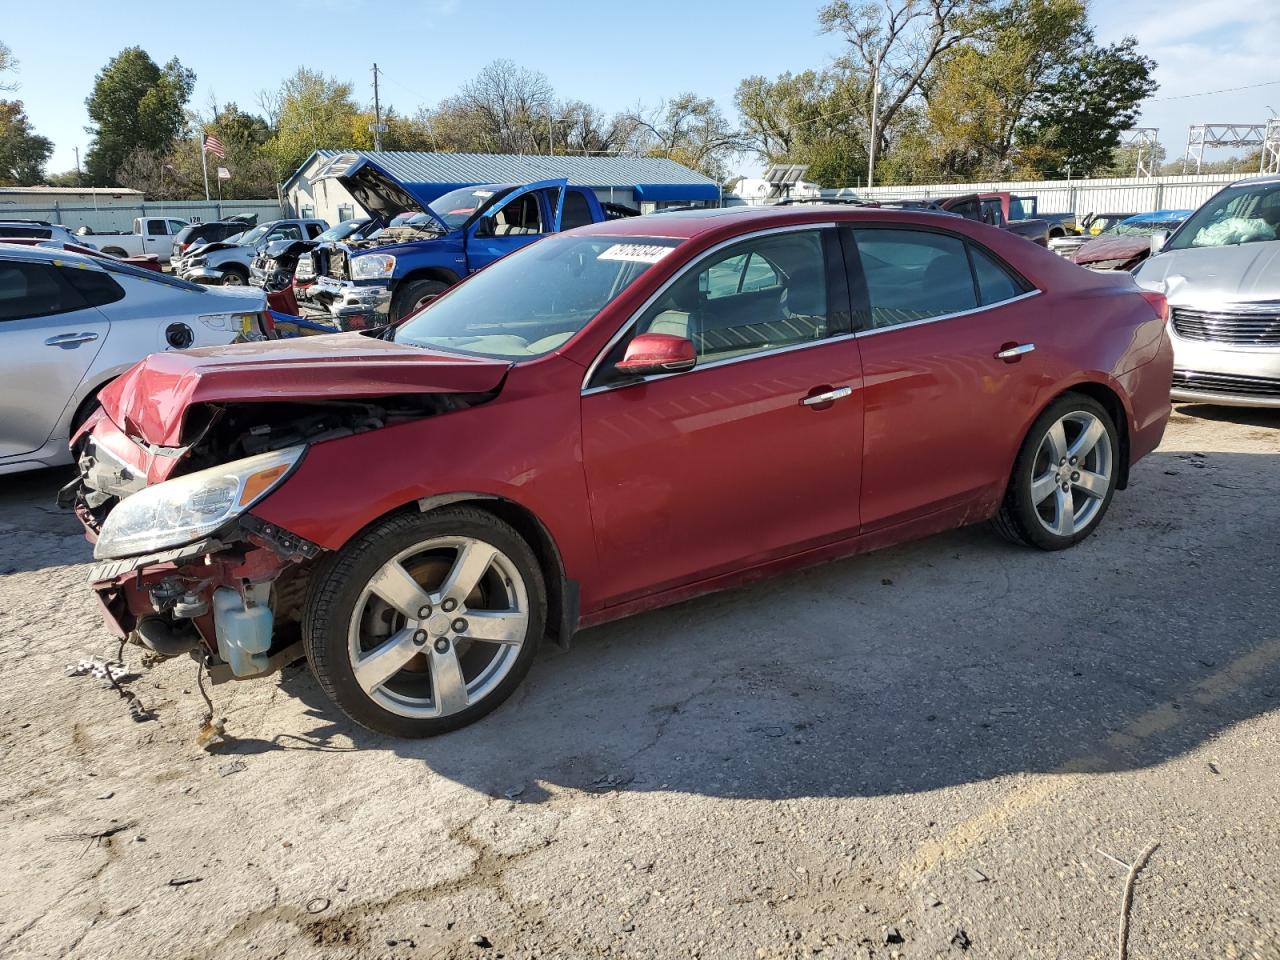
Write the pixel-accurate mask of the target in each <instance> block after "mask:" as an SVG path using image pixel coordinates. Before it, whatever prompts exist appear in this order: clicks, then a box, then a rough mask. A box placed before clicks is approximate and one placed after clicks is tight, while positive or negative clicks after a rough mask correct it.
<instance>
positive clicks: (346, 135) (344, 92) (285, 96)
mask: <svg viewBox="0 0 1280 960" xmlns="http://www.w3.org/2000/svg"><path fill="white" fill-rule="evenodd" d="M260 103H262V104H263V105H264V107H265V108H266V109H267V111H268V116H269V117H272V118H274V123H273V126H274V129H275V135H274V136H273V137H272V138H271V140H270V141H269V142H268V144H267V146H266V152H267V154H268V155H269V156H270V157H271V160H272V163H273V165H274V171H275V173H274V176H275V177H276V179H277V180H284V179H285V178H287V177H288V176H290V175H291V174H292V173H293V172H294V171H295V170H297V169H298V167H300V166H302V163H303V161H305V160H306V159H307V157H309V156H310V155H311V153H312V151H314V150H323V149H350V148H351V147H352V146H354V144H352V142H351V137H352V132H353V130H354V125H355V121H356V117H357V115H358V114H359V113H360V107H359V106H358V105H357V104H356V102H355V100H354V99H352V86H351V83H350V82H347V81H339V80H337V79H335V78H333V77H328V76H325V75H324V74H322V73H320V72H319V71H316V70H308V69H307V68H306V67H299V68H298V71H297V72H296V73H295V74H294V75H293V76H291V77H289V78H288V79H287V80H285V81H284V83H282V84H281V85H280V89H279V90H278V91H276V92H275V93H272V94H265V95H263V96H262V97H261V98H260Z"/></svg>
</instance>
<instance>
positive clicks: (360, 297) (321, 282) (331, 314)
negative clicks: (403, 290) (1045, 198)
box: [297, 277, 391, 330]
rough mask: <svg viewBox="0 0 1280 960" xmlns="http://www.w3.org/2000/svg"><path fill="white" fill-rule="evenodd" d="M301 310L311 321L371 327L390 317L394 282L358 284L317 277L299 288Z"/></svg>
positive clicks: (344, 327) (341, 327)
mask: <svg viewBox="0 0 1280 960" xmlns="http://www.w3.org/2000/svg"><path fill="white" fill-rule="evenodd" d="M297 297H298V309H299V310H301V311H302V316H304V317H306V318H307V319H309V320H320V321H323V322H327V323H332V324H333V325H334V326H335V327H336V328H337V329H339V330H368V329H370V328H373V327H382V326H386V325H387V323H389V322H390V319H391V285H390V284H387V283H376V282H375V283H356V282H355V281H352V280H338V279H335V278H334V277H317V278H316V280H315V282H314V283H309V284H307V285H306V286H305V287H298V288H297Z"/></svg>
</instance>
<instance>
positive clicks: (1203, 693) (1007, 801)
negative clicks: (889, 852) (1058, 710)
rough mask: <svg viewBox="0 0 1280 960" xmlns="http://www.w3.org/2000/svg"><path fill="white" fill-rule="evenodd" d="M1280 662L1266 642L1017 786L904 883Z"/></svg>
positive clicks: (911, 860)
mask: <svg viewBox="0 0 1280 960" xmlns="http://www.w3.org/2000/svg"><path fill="white" fill-rule="evenodd" d="M1278 663H1280V639H1274V640H1267V641H1264V642H1263V643H1261V644H1259V645H1258V646H1256V647H1254V648H1253V649H1252V650H1249V651H1248V652H1246V653H1243V654H1241V655H1240V656H1239V657H1237V658H1236V659H1234V660H1232V661H1231V662H1230V663H1228V664H1227V665H1226V666H1225V667H1223V668H1222V669H1221V670H1218V671H1216V672H1215V673H1212V674H1210V675H1209V676H1207V677H1205V678H1204V679H1203V680H1201V681H1199V682H1198V683H1196V684H1195V685H1194V686H1193V687H1192V688H1191V691H1190V692H1189V693H1188V694H1187V696H1186V697H1185V698H1182V699H1181V700H1176V701H1175V700H1171V701H1168V702H1166V703H1162V704H1159V705H1158V706H1155V707H1152V708H1151V709H1150V710H1147V711H1146V712H1144V713H1142V714H1140V715H1139V716H1137V717H1135V718H1134V719H1133V720H1132V721H1130V722H1129V723H1128V724H1126V725H1125V726H1124V727H1123V728H1122V729H1120V730H1117V731H1116V732H1115V733H1113V734H1111V735H1110V736H1109V737H1107V738H1106V739H1105V740H1103V741H1102V743H1101V744H1099V746H1098V747H1097V749H1096V750H1094V751H1092V752H1090V753H1086V754H1081V755H1080V756H1078V757H1073V758H1072V759H1070V760H1068V761H1066V762H1065V763H1063V764H1062V765H1061V766H1059V767H1057V768H1056V769H1054V770H1051V771H1050V772H1048V773H1045V774H1037V775H1032V776H1030V777H1028V778H1026V782H1025V783H1023V784H1021V785H1019V786H1015V787H1012V788H1011V789H1010V790H1008V791H1007V792H1006V793H1005V795H1004V796H1003V797H1001V798H1000V799H998V800H996V801H995V802H994V803H992V804H990V805H989V806H987V807H986V808H984V809H983V810H982V811H981V812H979V813H978V814H976V815H975V816H973V817H970V818H969V819H968V820H965V821H964V822H963V823H960V824H958V825H957V826H956V827H954V828H952V829H951V830H950V831H948V832H947V833H946V834H945V835H943V836H941V837H938V838H937V839H934V840H929V841H927V842H925V843H922V844H921V845H920V846H918V847H917V848H916V849H915V851H914V852H913V853H912V854H911V855H910V856H909V857H908V858H907V859H906V860H905V861H903V864H902V867H901V868H900V870H899V875H900V876H901V877H902V878H903V879H904V880H912V879H918V878H920V877H922V876H924V875H925V874H927V873H929V872H930V871H932V870H934V869H936V868H937V867H939V866H940V865H941V864H943V863H944V862H946V861H947V860H951V859H954V858H955V857H957V856H959V855H960V854H963V853H964V852H965V851H966V850H968V849H969V848H970V847H972V846H974V845H975V844H977V843H979V842H980V841H982V840H983V839H985V838H986V837H987V836H988V835H990V834H991V833H992V832H994V829H995V828H996V827H998V826H1000V825H1001V824H1003V823H1005V822H1006V821H1008V820H1011V819H1012V818H1013V817H1015V816H1017V815H1018V814H1019V813H1021V812H1023V811H1024V810H1027V809H1028V808H1030V807H1033V806H1036V805H1037V804H1039V803H1042V802H1043V801H1045V800H1048V799H1049V798H1050V797H1053V796H1056V795H1058V794H1061V793H1065V792H1066V791H1067V790H1069V789H1071V788H1072V787H1073V786H1075V785H1076V784H1078V783H1082V782H1083V781H1084V780H1085V779H1086V778H1087V777H1088V776H1089V775H1091V774H1096V773H1103V772H1105V771H1108V770H1115V769H1116V766H1117V761H1120V760H1122V759H1123V756H1122V755H1123V754H1124V753H1126V752H1129V751H1132V750H1133V749H1134V748H1136V747H1138V746H1140V745H1141V744H1142V743H1143V742H1144V741H1145V740H1148V739H1150V738H1151V737H1154V736H1157V735H1159V734H1162V733H1167V732H1169V731H1170V730H1172V729H1174V728H1175V727H1177V726H1178V724H1180V723H1181V722H1183V721H1184V720H1185V719H1186V716H1187V711H1185V710H1180V709H1179V708H1178V707H1177V706H1176V704H1178V703H1194V704H1197V705H1199V706H1203V707H1208V706H1212V705H1213V704H1215V703H1218V702H1220V701H1222V700H1225V699H1227V698H1228V697H1230V696H1234V695H1235V694H1237V693H1239V691H1240V688H1241V686H1243V685H1244V684H1245V683H1247V682H1248V681H1249V680H1250V679H1252V678H1254V677H1256V676H1258V674H1259V673H1260V672H1261V671H1263V670H1265V669H1267V668H1269V667H1272V666H1275V665H1276V664H1278Z"/></svg>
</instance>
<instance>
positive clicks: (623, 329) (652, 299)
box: [579, 221, 852, 397]
mask: <svg viewBox="0 0 1280 960" xmlns="http://www.w3.org/2000/svg"><path fill="white" fill-rule="evenodd" d="M835 227H836V223H835V222H834V221H832V222H824V223H793V224H787V225H786V226H782V227H767V228H765V229H763V230H754V231H752V232H751V233H743V234H739V235H738V236H736V237H730V238H729V239H728V240H721V241H720V242H719V243H717V244H715V245H714V246H711V247H708V248H707V249H706V250H703V251H702V254H701V255H700V256H699V257H698V258H697V259H696V260H694V261H693V262H692V263H687V264H685V266H684V267H683V268H682V269H680V270H678V271H676V272H675V273H673V274H672V275H671V276H669V277H667V279H666V280H665V281H664V282H663V284H662V286H660V287H658V289H657V290H655V291H653V293H652V294H650V295H649V296H648V297H647V298H646V299H645V301H644V303H642V304H640V306H639V307H637V308H636V310H635V312H634V313H632V314H631V316H630V317H628V318H627V321H626V323H624V324H622V326H620V327H618V330H617V332H616V333H614V335H613V336H612V337H610V338H609V342H608V343H606V344H605V345H604V347H603V349H601V350H600V352H599V353H597V354H596V356H595V359H594V360H592V361H591V365H590V366H589V367H587V372H586V375H585V376H584V377H583V378H582V385H581V387H580V388H579V389H580V390H581V392H582V395H583V396H584V397H585V396H587V395H588V394H591V393H601V392H603V391H605V390H616V389H618V388H619V387H629V386H631V385H632V384H634V383H647V382H649V381H650V380H662V379H665V378H666V377H674V376H678V375H679V374H678V373H664V374H660V375H654V376H650V377H644V378H642V379H641V380H628V381H627V382H626V383H612V384H606V385H603V386H599V387H588V386H587V384H589V383H590V382H591V378H592V377H594V376H595V375H596V371H597V370H598V369H599V368H600V364H601V363H603V362H604V358H605V357H607V356H608V355H609V351H610V350H612V349H613V348H614V347H615V346H617V344H618V341H619V340H621V339H622V338H623V337H624V336H626V334H627V333H628V331H630V330H631V328H632V327H634V326H635V325H636V324H637V323H638V322H639V321H640V318H641V317H642V316H643V315H644V312H645V311H646V310H648V309H649V308H650V307H651V306H653V305H654V304H655V303H656V302H657V301H658V298H659V297H661V296H662V295H663V294H664V293H666V292H667V290H668V288H670V287H671V285H672V284H674V283H675V282H676V281H677V280H679V279H680V278H682V277H684V276H685V275H686V274H687V273H688V272H689V271H690V270H692V269H694V268H695V267H697V266H698V264H700V263H702V262H703V261H704V260H706V258H707V257H709V256H711V255H712V254H715V253H718V252H719V251H721V250H723V249H724V248H725V247H731V246H733V245H734V244H737V243H743V242H745V241H747V240H755V239H758V238H760V237H767V236H769V235H771V234H775V233H779V234H780V233H796V232H798V231H801V230H827V229H834V228H835ZM673 249H679V244H677V245H676V247H674V248H673ZM846 336H852V334H841V335H840V336H839V337H824V338H823V339H821V340H814V341H812V342H810V343H802V344H792V345H789V346H786V347H779V348H777V349H774V350H762V351H760V352H759V353H750V354H746V355H745V356H742V357H731V358H728V359H725V360H713V361H712V362H711V363H708V364H699V365H697V366H695V367H694V368H693V369H692V370H682V371H680V372H679V373H684V374H688V373H696V372H697V371H698V370H706V369H709V368H711V367H717V366H723V365H724V364H726V363H736V362H738V361H739V360H749V359H752V358H753V357H762V356H767V355H769V354H774V353H778V352H780V351H782V350H794V349H796V348H797V347H808V346H813V345H814V344H818V343H830V342H831V341H833V340H840V339H844V338H845V337H846Z"/></svg>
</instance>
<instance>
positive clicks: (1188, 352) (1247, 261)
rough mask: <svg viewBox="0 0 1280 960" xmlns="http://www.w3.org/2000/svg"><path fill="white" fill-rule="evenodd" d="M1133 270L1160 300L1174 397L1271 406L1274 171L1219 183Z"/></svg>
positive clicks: (1277, 210) (1276, 363) (1276, 393)
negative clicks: (1167, 332) (1169, 341)
mask: <svg viewBox="0 0 1280 960" xmlns="http://www.w3.org/2000/svg"><path fill="white" fill-rule="evenodd" d="M1152 240H1153V247H1156V248H1159V253H1158V254H1157V255H1155V256H1152V257H1151V258H1149V259H1148V260H1146V261H1145V262H1144V263H1143V264H1142V266H1140V267H1139V268H1138V269H1137V270H1136V271H1135V274H1134V276H1135V278H1136V279H1137V281H1138V285H1139V286H1141V287H1144V288H1146V289H1148V290H1155V291H1158V292H1160V293H1163V294H1164V295H1165V297H1166V299H1167V300H1168V301H1169V313H1170V316H1169V328H1170V334H1171V339H1172V341H1173V362H1174V371H1173V391H1172V396H1173V399H1175V400H1184V401H1199V402H1203V403H1222V404H1230V405H1233V406H1242V407H1277V408H1280V177H1275V176H1271V177H1255V178H1252V179H1249V180H1241V181H1238V182H1236V183H1233V184H1231V186H1229V187H1226V188H1224V189H1223V190H1221V191H1220V192H1218V193H1217V194H1215V195H1214V196H1213V197H1211V198H1210V199H1209V200H1208V201H1206V202H1205V204H1204V206H1202V207H1200V209H1199V210H1197V211H1196V212H1195V213H1193V214H1192V215H1191V216H1190V217H1188V218H1187V220H1186V221H1185V222H1184V223H1183V224H1182V226H1181V227H1179V228H1178V229H1177V231H1175V232H1174V233H1173V235H1172V236H1170V237H1168V239H1167V240H1165V239H1164V237H1163V236H1161V235H1157V236H1156V237H1153V238H1152Z"/></svg>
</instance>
